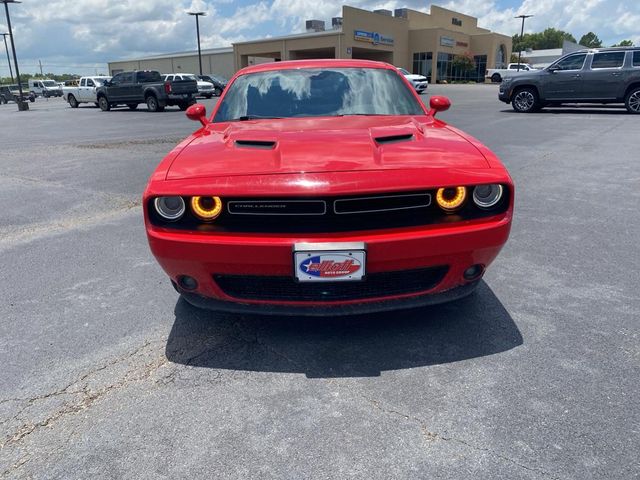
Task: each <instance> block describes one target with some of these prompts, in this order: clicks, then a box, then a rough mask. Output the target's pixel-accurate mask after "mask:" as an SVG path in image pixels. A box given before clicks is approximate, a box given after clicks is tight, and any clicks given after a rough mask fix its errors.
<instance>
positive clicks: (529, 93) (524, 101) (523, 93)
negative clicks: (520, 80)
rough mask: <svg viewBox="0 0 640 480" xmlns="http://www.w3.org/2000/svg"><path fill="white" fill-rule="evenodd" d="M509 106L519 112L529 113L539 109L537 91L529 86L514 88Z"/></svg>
mask: <svg viewBox="0 0 640 480" xmlns="http://www.w3.org/2000/svg"><path fill="white" fill-rule="evenodd" d="M511 106H512V107H513V109H514V110H515V111H516V112H519V113H531V112H535V111H536V110H539V109H540V101H539V100H538V92H536V90H535V89H533V88H530V87H525V88H521V89H519V90H516V92H515V93H514V94H513V99H512V100H511Z"/></svg>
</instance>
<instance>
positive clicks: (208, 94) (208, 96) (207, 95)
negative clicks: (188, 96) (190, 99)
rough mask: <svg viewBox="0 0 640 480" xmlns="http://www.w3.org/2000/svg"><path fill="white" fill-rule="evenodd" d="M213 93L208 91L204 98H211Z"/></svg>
mask: <svg viewBox="0 0 640 480" xmlns="http://www.w3.org/2000/svg"><path fill="white" fill-rule="evenodd" d="M212 96H213V95H212V94H211V93H207V94H206V95H205V96H204V98H211V97H212Z"/></svg>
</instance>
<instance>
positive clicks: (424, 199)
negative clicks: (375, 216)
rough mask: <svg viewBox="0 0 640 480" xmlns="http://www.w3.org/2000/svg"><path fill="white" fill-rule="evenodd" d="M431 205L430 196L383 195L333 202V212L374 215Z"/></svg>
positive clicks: (415, 194) (419, 194) (425, 194)
mask: <svg viewBox="0 0 640 480" xmlns="http://www.w3.org/2000/svg"><path fill="white" fill-rule="evenodd" d="M429 205H431V195H430V194H428V193H414V194H408V195H385V196H376V197H360V198H344V199H339V200H336V201H335V202H334V206H333V208H334V212H335V213H337V214H338V215H341V214H346V213H376V212H389V211H392V210H407V209H412V208H422V207H428V206H429Z"/></svg>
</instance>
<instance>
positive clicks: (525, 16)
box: [513, 15, 533, 72]
mask: <svg viewBox="0 0 640 480" xmlns="http://www.w3.org/2000/svg"><path fill="white" fill-rule="evenodd" d="M529 17H533V15H518V16H517V17H513V18H521V19H522V29H521V30H520V41H521V42H522V37H524V19H525V18H529ZM520 58H522V47H520V48H519V49H518V69H517V71H518V72H519V71H520Z"/></svg>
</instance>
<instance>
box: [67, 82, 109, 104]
mask: <svg viewBox="0 0 640 480" xmlns="http://www.w3.org/2000/svg"><path fill="white" fill-rule="evenodd" d="M110 78H111V77H106V76H105V77H82V78H81V79H80V83H79V84H78V86H77V87H63V88H62V98H64V99H65V101H67V102H69V105H71V108H78V105H80V104H81V103H95V104H96V105H98V99H97V97H96V90H97V88H98V87H101V86H102V84H103V83H104V82H105V81H106V80H109V79H110Z"/></svg>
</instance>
